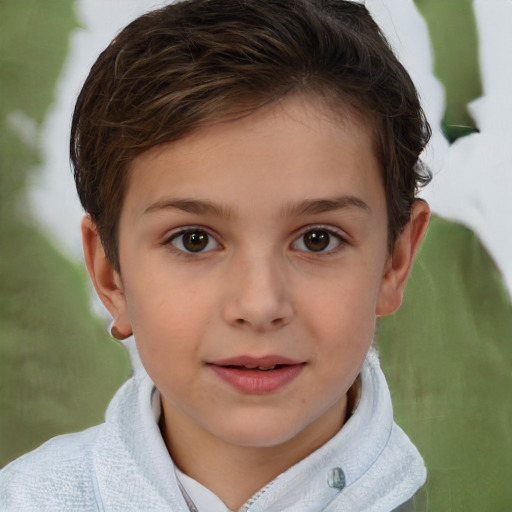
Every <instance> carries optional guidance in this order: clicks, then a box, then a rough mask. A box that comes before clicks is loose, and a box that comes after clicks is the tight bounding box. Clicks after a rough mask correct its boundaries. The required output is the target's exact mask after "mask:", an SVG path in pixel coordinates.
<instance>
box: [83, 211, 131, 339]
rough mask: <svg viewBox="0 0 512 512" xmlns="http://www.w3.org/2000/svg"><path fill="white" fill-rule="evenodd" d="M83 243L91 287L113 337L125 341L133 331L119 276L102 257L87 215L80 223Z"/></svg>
mask: <svg viewBox="0 0 512 512" xmlns="http://www.w3.org/2000/svg"><path fill="white" fill-rule="evenodd" d="M82 244H83V248H84V258H85V264H86V266H87V271H88V272H89V276H90V278H91V281H92V284H93V285H94V288H95V290H96V293H97V294H98V296H99V298H100V299H101V301H102V302H103V304H104V305H105V307H106V308H107V309H108V311H109V313H110V314H111V315H112V317H113V319H114V323H113V327H112V332H113V333H115V334H113V336H114V337H116V338H118V339H124V338H127V337H128V336H130V335H131V334H132V328H131V323H130V319H129V315H128V310H127V304H126V297H125V293H124V289H123V283H122V280H121V276H120V275H119V272H117V271H116V270H115V268H114V266H113V265H112V263H111V262H110V261H109V260H108V258H107V256H106V255H105V251H104V249H103V244H102V243H101V239H100V236H99V234H98V230H97V228H96V225H95V224H94V222H93V221H92V219H91V217H90V216H88V215H87V216H86V217H84V218H83V220H82Z"/></svg>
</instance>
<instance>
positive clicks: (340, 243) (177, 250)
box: [163, 225, 347, 257]
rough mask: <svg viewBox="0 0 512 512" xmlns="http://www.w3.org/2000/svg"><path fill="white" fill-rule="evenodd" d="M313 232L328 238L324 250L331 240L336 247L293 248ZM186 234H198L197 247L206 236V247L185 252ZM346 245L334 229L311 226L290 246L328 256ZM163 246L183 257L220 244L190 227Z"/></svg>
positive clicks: (174, 235) (203, 229) (199, 253)
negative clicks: (334, 241)
mask: <svg viewBox="0 0 512 512" xmlns="http://www.w3.org/2000/svg"><path fill="white" fill-rule="evenodd" d="M315 232H316V233H323V234H326V235H327V236H328V239H327V246H326V248H328V247H329V246H330V245H332V242H333V239H335V240H337V242H336V246H335V247H333V248H330V249H328V250H325V248H320V249H319V250H317V251H315V250H311V249H310V250H308V249H307V248H305V249H302V248H297V247H295V246H296V245H297V244H300V243H301V242H302V244H303V245H305V239H304V237H305V236H306V235H308V234H312V233H315ZM187 234H190V235H194V234H196V235H198V234H199V235H200V237H199V238H198V242H199V244H198V245H199V246H200V242H201V240H202V238H201V237H203V236H204V235H206V237H207V239H206V245H205V246H204V247H203V248H201V247H199V250H197V251H191V250H187V248H186V247H185V246H184V245H183V238H182V237H184V236H185V235H187ZM180 238H181V244H180V245H181V247H178V246H177V244H175V243H174V242H175V241H177V240H178V241H179V240H180ZM318 240H319V241H320V242H322V240H321V238H319V239H318ZM212 241H213V242H214V243H215V246H214V247H210V248H209V249H208V246H210V245H211V243H212ZM310 242H311V240H310ZM346 243H347V240H346V239H345V238H344V237H343V236H342V235H341V234H340V233H339V232H338V231H335V230H334V229H332V228H329V227H326V226H323V225H313V226H307V228H304V229H303V230H302V231H301V232H300V234H299V236H297V237H296V238H294V240H293V242H292V244H291V247H292V248H293V249H295V250H298V251H300V252H304V253H306V254H314V255H330V254H335V253H337V252H338V251H339V250H340V249H341V248H342V247H343V246H344V245H345V244H346ZM163 245H166V246H171V248H172V249H173V250H174V251H175V253H176V254H178V255H180V256H183V257H194V256H198V255H201V254H205V253H208V252H211V251H213V250H215V249H217V248H218V247H222V246H221V244H220V243H219V242H218V240H217V239H216V238H215V237H214V236H213V235H212V234H210V233H209V232H208V230H207V229H205V228H203V227H200V226H190V227H187V228H184V229H180V230H179V231H177V232H175V233H173V234H172V235H170V236H169V237H167V238H166V239H165V241H164V243H163ZM205 249H207V250H205Z"/></svg>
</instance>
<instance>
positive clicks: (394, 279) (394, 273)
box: [376, 199, 430, 316]
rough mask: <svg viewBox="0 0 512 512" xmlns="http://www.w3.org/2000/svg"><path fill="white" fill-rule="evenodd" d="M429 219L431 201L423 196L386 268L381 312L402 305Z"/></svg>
mask: <svg viewBox="0 0 512 512" xmlns="http://www.w3.org/2000/svg"><path fill="white" fill-rule="evenodd" d="M429 221H430V208H429V206H428V204H427V203H426V202H425V201H423V200H421V199H418V200H416V201H415V202H414V204H413V207H412V210H411V217H410V219H409V222H408V223H407V224H406V225H405V227H404V229H403V231H402V232H401V233H400V235H399V236H398V238H397V240H396V242H395V245H394V248H393V252H392V254H390V255H389V257H388V260H387V263H386V268H385V269H384V275H383V278H382V283H381V288H380V291H379V297H378V301H377V309H376V314H377V315H378V316H385V315H389V314H391V313H393V312H395V311H396V310H397V309H398V308H399V307H400V305H401V303H402V297H403V293H404V289H405V285H406V284H407V279H408V278H409V274H410V272H411V268H412V264H413V262H414V258H415V256H416V253H417V251H418V248H419V246H420V243H421V241H422V240H423V237H424V235H425V232H426V231H427V227H428V223H429Z"/></svg>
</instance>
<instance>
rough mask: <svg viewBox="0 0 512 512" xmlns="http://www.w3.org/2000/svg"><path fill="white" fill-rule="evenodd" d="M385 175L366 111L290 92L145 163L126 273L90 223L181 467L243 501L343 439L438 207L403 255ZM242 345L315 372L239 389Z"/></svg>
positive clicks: (119, 315) (134, 197) (92, 241)
mask: <svg viewBox="0 0 512 512" xmlns="http://www.w3.org/2000/svg"><path fill="white" fill-rule="evenodd" d="M381 174H382V173H381V169H380V166H379V163H378V161H377V158H376V156H375V154H374V151H373V144H372V140H371V136H370V129H369V127H368V126H367V124H366V123H365V122H364V121H362V120H361V119H359V118H356V117H355V116H353V115H350V114H345V115H344V116H341V115H337V116H334V115H333V114H332V113H330V112H329V111H328V110H327V108H325V107H324V106H323V105H322V104H321V103H320V102H319V101H317V100H316V99H315V98H310V97H291V98H287V99H285V100H284V101H282V102H280V103H277V104H272V105H269V106H267V107H265V108H263V109H260V110H258V111H256V112H254V113H252V114H250V115H248V116H246V117H243V118H241V119H238V120H235V121H229V122H224V123H219V124H217V125H215V126H210V127H205V128H201V129H198V130H196V131H195V132H193V133H192V134H191V135H189V136H188V137H186V138H184V139H182V140H180V141H177V142H175V143H172V144H167V145H163V146H159V147H155V148H153V149H151V150H149V151H148V152H146V153H144V154H142V155H140V156H139V157H138V158H137V159H135V160H134V161H133V163H132V165H131V169H130V179H129V184H128V188H127V191H126V196H125V201H124V205H123V209H122V212H121V217H120V230H119V254H120V268H121V273H120V274H118V273H117V272H116V271H115V269H114V268H113V267H112V265H111V264H110V262H109V261H108V260H107V259H106V257H105V254H104V252H103V248H102V246H101V243H100V241H99V237H98V235H97V232H96V229H95V226H94V224H93V223H92V222H91V220H90V219H89V218H88V217H86V218H85V219H84V222H83V240H84V250H85V257H86V263H87V267H88V270H89V273H90V275H91V278H92V280H93V283H94V285H95V287H96V290H97V291H98V294H99V296H100V298H101V299H102V300H103V302H104V304H105V305H106V307H107V308H108V309H109V311H110V312H111V314H112V316H113V317H114V320H115V325H116V328H117V330H118V331H119V332H120V333H122V334H124V335H129V334H131V333H134V334H135V338H136V343H137V347H138V350H139V353H140V357H141V359H142V362H143V364H144V366H145V368H146V370H147V371H148V373H149V375H150V376H151V377H152V379H153V381H154V382H155V384H156V386H157V387H158V389H159V390H160V392H161V397H162V407H163V419H162V434H163V436H164V439H165V441H166V444H167V447H168V449H169V451H170V453H171V455H172V457H173V459H174V461H175V462H176V464H177V465H178V466H179V467H180V468H181V469H182V471H184V472H185V473H187V474H188V475H190V476H192V477H193V478H195V479H196V480H198V481H199V482H201V483H202V484H203V485H206V486H207V487H208V488H209V489H210V490H212V491H213V492H215V493H216V494H217V495H218V496H219V497H220V498H221V499H222V500H223V501H224V502H225V503H226V505H227V506H228V507H230V508H231V509H237V508H238V507H240V506H241V505H242V504H243V503H244V502H245V501H246V500H247V499H248V498H249V497H250V496H251V495H252V494H254V493H255V492H256V491H257V490H258V489H260V488H261V487H262V486H264V485H265V484H266V483H268V482H269V481H271V480H272V479H273V478H275V477H276V476H277V475H278V474H279V473H281V472H283V471H284V470H286V469H287V468H289V467H290V466H292V465H293V464H295V463H296V462H298V461H299V460H301V459H303V458H304V457H306V456H307V455H308V454H309V453H311V452H312V451H314V450H315V449H317V448H318V447H320V446H321V445H322V444H324V443H325V442H326V441H327V440H329V439H330V438H331V437H332V436H333V435H335V434H336V432H338V431H339V429H340V428H341V426H342V425H343V422H344V421H345V417H346V402H347V398H346V397H347V391H348V390H349V388H350V387H351V386H352V384H353V383H354V381H355V379H356V378H357V375H358V373H359V371H360V369H361V366H362V364H363V361H364V358H365V355H366V353H367V351H368V349H369V346H370V344H371V341H372V339H373V336H374V331H375V321H376V317H377V316H379V315H387V314H389V313H392V312H393V311H395V310H396V309H397V308H398V307H399V305H400V303H401V299H402V294H403V290H404V287H405V284H406V281H407V277H408V275H409V272H410V268H411V265H412V262H413V259H414V255H415V253H416V250H417V248H418V246H419V243H420V241H421V239H422V237H423V234H424V232H425V230H426V227H427V225H428V220H429V209H428V206H427V205H426V203H424V202H422V201H417V202H415V203H414V206H413V210H412V214H411V220H410V222H409V223H408V224H407V226H406V227H405V229H404V230H403V232H402V234H401V235H400V237H399V239H398V240H397V242H396V244H395V248H394V250H393V253H392V254H389V253H388V251H387V215H386V202H385V195H384V188H383V183H382V176H381ZM183 229H189V230H192V231H194V234H193V236H196V238H197V237H198V236H203V239H204V240H205V241H206V245H205V246H204V249H203V250H200V251H197V252H187V250H186V249H187V247H190V245H187V243H188V242H187V241H188V240H189V238H187V236H183V233H182V232H183ZM198 229H200V230H202V234H201V232H198ZM189 233H190V231H189ZM305 235H306V236H305ZM311 236H317V237H318V236H320V237H321V238H322V237H323V238H322V239H323V240H324V241H327V242H328V243H327V245H326V246H325V247H324V246H322V244H321V243H320V244H319V245H316V246H312V245H311V244H309V242H308V240H309V238H310V237H311ZM308 237H309V238H308ZM308 244H309V245H308ZM311 247H314V248H315V249H318V247H320V250H311ZM241 355H250V356H252V357H262V356H267V355H279V356H283V357H287V358H290V359H293V360H294V361H298V362H300V363H301V365H302V368H301V371H300V372H298V375H297V376H296V377H295V378H294V379H292V380H291V381H290V382H288V383H286V384H285V385H283V386H281V387H279V388H278V389H277V390H275V391H272V392H270V393H262V394H258V393H247V392H242V391H240V390H238V389H236V388H234V387H233V386H231V385H230V384H229V383H226V382H225V381H224V380H223V379H221V378H220V377H219V376H218V375H217V373H216V372H215V371H212V366H211V364H210V363H211V362H214V361H219V360H222V359H225V358H231V357H238V356H241Z"/></svg>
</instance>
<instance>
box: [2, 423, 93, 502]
mask: <svg viewBox="0 0 512 512" xmlns="http://www.w3.org/2000/svg"><path fill="white" fill-rule="evenodd" d="M101 429H102V425H100V426H97V427H93V428H90V429H88V430H85V431H83V432H79V433H76V434H67V435H63V436H59V437H55V438H53V439H51V440H50V441H48V442H46V443H45V444H43V445H42V446H40V447H39V448H37V449H36V450H34V451H33V452H30V453H27V454H26V455H24V456H22V457H20V458H19V459H17V460H15V461H13V462H12V463H10V464H9V465H8V466H6V467H5V468H4V469H2V471H0V497H1V498H0V511H2V512H4V511H11V510H12V511H14V510H27V511H28V510H37V511H44V510H69V511H73V510H81V511H85V510H96V509H97V507H96V505H95V483H94V482H95V478H94V467H93V459H92V447H93V445H94V442H95V440H96V437H97V435H98V433H99V432H100V431H101Z"/></svg>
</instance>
